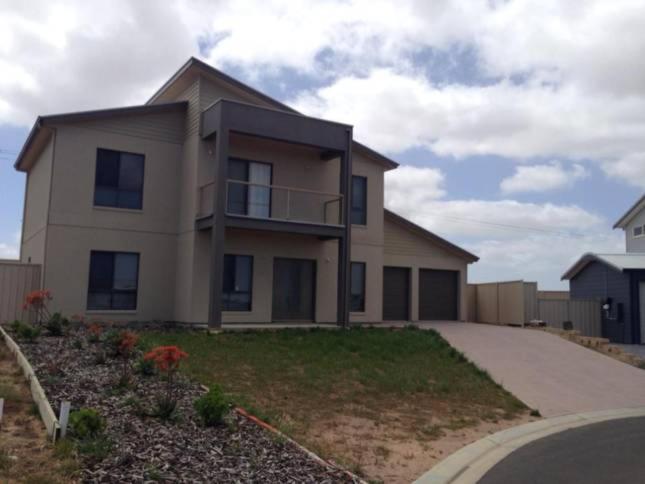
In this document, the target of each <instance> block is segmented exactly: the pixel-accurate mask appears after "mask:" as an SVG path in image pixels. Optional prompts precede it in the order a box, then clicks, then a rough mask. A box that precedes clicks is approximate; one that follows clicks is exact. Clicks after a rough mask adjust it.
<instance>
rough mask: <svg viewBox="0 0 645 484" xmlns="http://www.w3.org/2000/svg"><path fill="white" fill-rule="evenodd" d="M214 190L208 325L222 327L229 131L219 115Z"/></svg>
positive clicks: (215, 327)
mask: <svg viewBox="0 0 645 484" xmlns="http://www.w3.org/2000/svg"><path fill="white" fill-rule="evenodd" d="M215 136H216V137H215V193H214V195H213V227H212V229H211V268H210V269H211V271H210V291H209V296H208V297H209V308H208V327H209V328H214V329H217V328H221V327H222V283H223V271H224V241H225V233H226V221H225V217H226V214H225V210H226V192H227V189H226V188H227V183H226V181H227V180H228V145H229V131H228V128H227V127H226V126H224V123H223V120H222V119H221V118H220V122H219V129H218V130H217V134H216V135H215Z"/></svg>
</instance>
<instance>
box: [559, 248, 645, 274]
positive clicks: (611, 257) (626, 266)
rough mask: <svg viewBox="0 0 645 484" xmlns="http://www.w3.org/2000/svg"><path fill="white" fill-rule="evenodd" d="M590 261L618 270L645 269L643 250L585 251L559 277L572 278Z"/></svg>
mask: <svg viewBox="0 0 645 484" xmlns="http://www.w3.org/2000/svg"><path fill="white" fill-rule="evenodd" d="M592 262H600V263H601V264H604V265H606V266H609V267H611V268H612V269H614V270H616V271H619V272H623V271H626V270H639V269H645V252H644V253H632V254H594V253H592V252H587V253H586V254H584V255H583V256H582V257H580V259H578V261H577V262H576V263H575V264H573V265H572V266H571V267H570V268H569V269H568V270H567V271H566V272H565V273H564V274H562V277H561V278H560V279H561V280H565V279H573V278H574V277H575V276H577V275H578V274H579V273H580V272H582V271H583V270H584V268H585V267H587V266H588V265H589V264H591V263H592Z"/></svg>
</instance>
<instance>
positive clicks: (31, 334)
mask: <svg viewBox="0 0 645 484" xmlns="http://www.w3.org/2000/svg"><path fill="white" fill-rule="evenodd" d="M15 323H18V324H16V325H15V326H12V327H13V328H14V331H15V332H16V335H17V336H18V338H19V339H21V340H23V341H25V342H27V343H33V342H34V341H36V340H37V339H38V336H40V328H36V327H34V326H32V325H31V324H25V323H21V322H20V321H14V324H15Z"/></svg>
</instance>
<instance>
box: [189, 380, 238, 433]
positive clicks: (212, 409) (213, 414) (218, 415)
mask: <svg viewBox="0 0 645 484" xmlns="http://www.w3.org/2000/svg"><path fill="white" fill-rule="evenodd" d="M194 405H195V410H196V411H197V414H198V415H199V417H200V418H201V420H202V423H203V424H204V425H205V426H206V427H212V426H214V425H217V424H220V423H222V421H223V420H224V416H225V415H226V413H227V412H228V409H229V405H230V402H229V400H228V398H227V397H226V396H225V395H224V392H222V389H221V388H220V387H218V386H213V387H211V388H210V390H208V393H206V394H205V395H202V396H201V397H199V398H198V399H197V400H195V403H194Z"/></svg>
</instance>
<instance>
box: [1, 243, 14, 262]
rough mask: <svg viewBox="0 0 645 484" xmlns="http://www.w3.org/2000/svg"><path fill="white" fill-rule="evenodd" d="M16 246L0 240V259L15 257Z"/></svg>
mask: <svg viewBox="0 0 645 484" xmlns="http://www.w3.org/2000/svg"><path fill="white" fill-rule="evenodd" d="M17 258H18V246H17V245H14V244H6V243H4V242H0V259H17Z"/></svg>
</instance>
